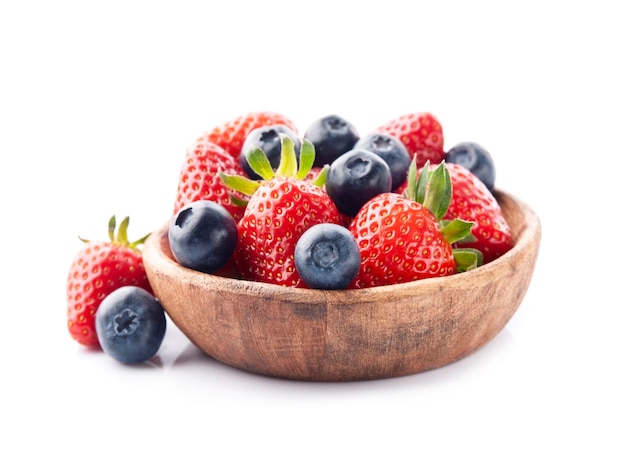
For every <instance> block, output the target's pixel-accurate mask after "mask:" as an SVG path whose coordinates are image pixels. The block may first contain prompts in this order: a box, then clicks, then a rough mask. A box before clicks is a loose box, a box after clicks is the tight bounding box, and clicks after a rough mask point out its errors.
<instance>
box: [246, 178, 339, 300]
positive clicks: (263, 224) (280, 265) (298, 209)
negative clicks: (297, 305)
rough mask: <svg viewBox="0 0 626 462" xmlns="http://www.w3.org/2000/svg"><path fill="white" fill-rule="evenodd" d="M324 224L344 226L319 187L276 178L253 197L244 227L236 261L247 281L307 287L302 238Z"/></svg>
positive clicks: (260, 188) (334, 208) (304, 182)
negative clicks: (299, 266)
mask: <svg viewBox="0 0 626 462" xmlns="http://www.w3.org/2000/svg"><path fill="white" fill-rule="evenodd" d="M318 223H339V212H338V211H337V208H336V206H335V205H334V203H333V202H332V200H331V199H330V197H328V195H327V194H326V193H325V192H324V191H323V190H322V189H321V188H319V187H318V186H316V185H313V184H311V183H309V182H308V181H304V180H297V179H294V178H281V177H278V178H273V179H270V180H268V181H266V182H264V183H263V184H262V185H261V186H260V187H259V189H258V190H257V191H256V192H255V193H254V194H253V195H252V197H251V198H250V202H249V203H248V206H247V207H246V211H245V214H244V216H243V218H242V219H241V220H240V222H239V225H238V232H239V240H238V243H237V249H236V250H235V261H236V263H237V267H238V268H239V271H240V273H241V275H242V276H243V277H244V278H245V279H249V280H253V281H260V282H266V283H270V284H277V285H282V286H290V287H306V284H305V283H304V282H303V281H302V280H301V278H300V276H299V275H298V273H297V271H296V267H295V262H294V252H295V247H296V243H297V241H298V238H299V237H300V236H301V235H302V233H304V232H305V231H306V230H307V229H309V228H310V227H311V226H313V225H315V224H318Z"/></svg>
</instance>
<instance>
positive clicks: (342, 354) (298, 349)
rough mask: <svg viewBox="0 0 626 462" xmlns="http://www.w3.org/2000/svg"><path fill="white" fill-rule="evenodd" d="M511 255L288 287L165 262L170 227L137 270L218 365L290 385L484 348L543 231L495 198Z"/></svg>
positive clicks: (530, 214)
mask: <svg viewBox="0 0 626 462" xmlns="http://www.w3.org/2000/svg"><path fill="white" fill-rule="evenodd" d="M497 197H498V200H499V202H500V204H501V206H502V208H503V211H504V213H505V216H506V218H507V220H508V221H509V223H510V225H511V227H512V229H513V231H514V238H515V242H516V244H515V247H514V248H513V249H512V250H511V251H509V252H508V253H507V254H506V255H504V256H503V257H500V258H499V259H498V260H496V261H494V262H492V263H490V264H487V265H484V266H482V267H480V268H478V269H475V270H473V271H471V272H469V273H465V274H458V275H454V276H448V277H444V278H435V279H428V280H424V281H416V282H410V283H406V284H399V285H395V286H387V287H378V288H373V289H361V290H351V291H322V290H309V289H293V288H285V287H280V286H274V285H269V284H263V283H256V282H249V281H241V280H235V279H228V278H222V277H218V276H213V275H207V274H202V273H198V272H196V271H193V270H189V269H186V268H183V267H181V266H180V265H178V264H177V263H175V262H174V261H173V259H172V257H171V253H170V251H169V246H168V242H167V227H166V226H164V227H163V228H162V229H160V230H159V231H157V232H155V233H153V234H152V236H151V237H150V238H149V239H148V241H147V242H146V244H145V246H144V249H143V258H144V263H145V266H146V269H147V272H148V276H149V278H150V281H151V283H152V286H153V288H154V291H155V293H156V295H157V297H158V298H159V299H160V301H161V303H162V304H163V306H164V307H165V309H166V310H167V312H168V314H169V316H170V318H171V319H172V320H173V321H174V322H175V323H176V325H177V326H178V327H179V328H180V330H181V331H182V332H183V333H184V334H185V335H186V336H187V337H188V338H189V339H190V340H191V341H192V342H193V343H194V344H195V345H196V346H198V347H199V348H200V349H202V350H203V351H204V352H206V353H207V354H208V355H210V356H211V357H213V358H215V359H217V360H218V361H221V362H223V363H225V364H229V365H231V366H234V367H237V368H240V369H243V370H247V371H250V372H253V373H257V374H262V375H269V376H277V377H283V378H289V379H296V380H311V381H349V380H366V379H377V378H386V377H395V376H403V375H409V374H414V373H418V372H421V371H425V370H428V369H433V368H437V367H441V366H444V365H446V364H449V363H451V362H453V361H457V360H459V359H461V358H463V357H465V356H467V355H468V354H470V353H472V352H473V351H475V350H476V349H478V348H480V347H481V346H482V345H484V344H485V343H487V342H488V341H489V340H491V339H492V338H493V337H494V336H495V335H496V334H498V332H500V331H501V329H502V328H503V327H504V326H505V325H506V323H507V322H508V321H509V319H510V318H511V317H512V316H513V314H514V313H515V311H516V310H517V308H518V307H519V305H520V303H521V301H522V299H523V297H524V295H525V293H526V290H527V288H528V285H529V283H530V280H531V277H532V274H533V270H534V266H535V262H536V258H537V254H538V251H539V245H540V240H541V226H540V222H539V219H538V217H537V216H536V214H535V213H534V211H533V210H531V209H530V208H529V207H528V206H527V205H525V204H524V203H522V202H520V201H518V200H516V199H515V198H514V197H512V196H510V195H508V194H506V193H503V192H498V193H497Z"/></svg>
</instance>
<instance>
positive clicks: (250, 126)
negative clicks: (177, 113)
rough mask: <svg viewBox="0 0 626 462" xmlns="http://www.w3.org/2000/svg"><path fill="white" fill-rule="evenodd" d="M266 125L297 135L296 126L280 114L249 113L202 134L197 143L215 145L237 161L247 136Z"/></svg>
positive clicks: (266, 112)
mask: <svg viewBox="0 0 626 462" xmlns="http://www.w3.org/2000/svg"><path fill="white" fill-rule="evenodd" d="M267 125H285V126H286V127H287V128H289V129H291V130H292V131H293V132H294V133H298V130H297V128H296V125H295V124H294V123H293V122H292V121H291V120H289V119H288V118H287V117H285V116H284V115H282V114H279V113H276V112H268V111H264V112H250V113H248V114H245V115H242V116H239V117H237V118H235V119H232V120H229V121H227V122H224V123H223V124H222V125H219V126H217V127H214V128H213V129H211V130H209V131H207V132H206V133H204V134H203V135H202V136H201V137H200V138H199V139H198V141H201V142H205V141H210V142H212V143H215V144H217V145H218V146H220V147H221V148H222V149H224V150H225V151H226V152H228V153H229V154H230V155H231V156H233V157H234V158H235V159H238V158H239V154H240V153H241V148H242V147H243V143H244V141H245V139H246V137H247V136H248V134H249V133H250V132H251V131H252V130H254V129H255V128H259V127H265V126H267Z"/></svg>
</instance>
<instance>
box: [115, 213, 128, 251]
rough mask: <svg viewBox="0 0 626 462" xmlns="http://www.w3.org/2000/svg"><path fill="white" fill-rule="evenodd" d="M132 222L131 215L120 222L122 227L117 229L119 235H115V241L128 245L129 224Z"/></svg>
mask: <svg viewBox="0 0 626 462" xmlns="http://www.w3.org/2000/svg"><path fill="white" fill-rule="evenodd" d="M129 223H130V217H126V218H124V219H123V220H122V222H121V223H120V227H119V228H118V229H117V236H115V242H116V243H117V244H122V245H128V224H129Z"/></svg>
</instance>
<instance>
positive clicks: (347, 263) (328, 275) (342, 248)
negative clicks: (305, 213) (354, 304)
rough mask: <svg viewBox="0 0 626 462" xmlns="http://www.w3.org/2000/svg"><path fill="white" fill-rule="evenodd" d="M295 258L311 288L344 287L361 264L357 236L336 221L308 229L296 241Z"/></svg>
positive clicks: (298, 268)
mask: <svg viewBox="0 0 626 462" xmlns="http://www.w3.org/2000/svg"><path fill="white" fill-rule="evenodd" d="M294 258H295V265H296V270H297V271H298V274H299V275H300V277H301V278H302V280H303V281H304V282H305V283H306V284H307V285H308V286H309V287H311V288H312V289H345V288H346V287H347V286H348V285H349V284H350V283H351V282H352V280H353V279H354V278H355V277H356V275H357V274H358V272H359V267H360V265H361V254H360V253H359V246H358V244H357V242H356V239H355V238H354V236H353V235H352V234H351V233H350V231H348V229H347V228H344V227H343V226H341V225H337V224H333V223H320V224H317V225H314V226H312V227H310V228H309V229H307V230H306V231H305V232H304V233H303V234H302V236H300V239H298V242H297V243H296V248H295V253H294Z"/></svg>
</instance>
